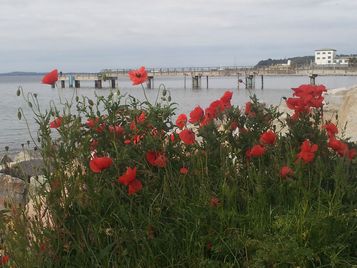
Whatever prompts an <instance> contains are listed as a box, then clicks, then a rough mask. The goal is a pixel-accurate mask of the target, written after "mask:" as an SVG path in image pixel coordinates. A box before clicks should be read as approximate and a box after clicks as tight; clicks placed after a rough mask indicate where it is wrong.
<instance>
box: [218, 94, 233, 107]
mask: <svg viewBox="0 0 357 268" xmlns="http://www.w3.org/2000/svg"><path fill="white" fill-rule="evenodd" d="M232 96H233V92H232V91H226V92H224V94H223V96H222V97H221V98H220V100H221V102H222V104H223V107H224V109H228V108H231V107H232V105H231V99H232Z"/></svg>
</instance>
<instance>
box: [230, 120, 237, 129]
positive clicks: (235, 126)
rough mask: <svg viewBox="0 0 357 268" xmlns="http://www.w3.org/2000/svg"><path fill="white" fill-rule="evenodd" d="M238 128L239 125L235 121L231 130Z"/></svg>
mask: <svg viewBox="0 0 357 268" xmlns="http://www.w3.org/2000/svg"><path fill="white" fill-rule="evenodd" d="M237 127H238V123H237V122H236V121H233V122H232V123H231V130H235V129H236V128H237Z"/></svg>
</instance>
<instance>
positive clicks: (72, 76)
mask: <svg viewBox="0 0 357 268" xmlns="http://www.w3.org/2000/svg"><path fill="white" fill-rule="evenodd" d="M74 80H75V79H74V75H70V76H69V77H68V86H69V87H70V88H72V87H73V86H74Z"/></svg>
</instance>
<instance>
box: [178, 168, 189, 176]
mask: <svg viewBox="0 0 357 268" xmlns="http://www.w3.org/2000/svg"><path fill="white" fill-rule="evenodd" d="M180 173H181V174H184V175H186V174H187V173H188V168H187V167H182V168H180Z"/></svg>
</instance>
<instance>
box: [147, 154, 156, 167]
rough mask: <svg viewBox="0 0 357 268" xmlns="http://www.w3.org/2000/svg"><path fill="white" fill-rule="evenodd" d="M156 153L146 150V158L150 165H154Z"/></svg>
mask: <svg viewBox="0 0 357 268" xmlns="http://www.w3.org/2000/svg"><path fill="white" fill-rule="evenodd" d="M156 156H157V153H156V152H154V151H148V152H147V153H146V160H147V161H148V162H149V163H150V164H151V165H152V166H155V160H156Z"/></svg>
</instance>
